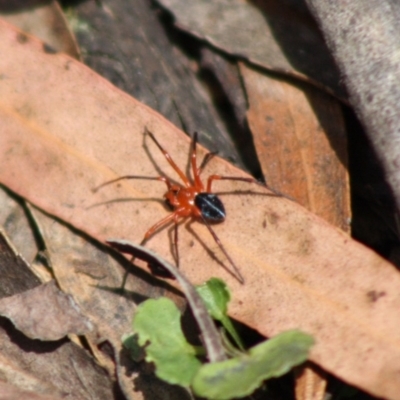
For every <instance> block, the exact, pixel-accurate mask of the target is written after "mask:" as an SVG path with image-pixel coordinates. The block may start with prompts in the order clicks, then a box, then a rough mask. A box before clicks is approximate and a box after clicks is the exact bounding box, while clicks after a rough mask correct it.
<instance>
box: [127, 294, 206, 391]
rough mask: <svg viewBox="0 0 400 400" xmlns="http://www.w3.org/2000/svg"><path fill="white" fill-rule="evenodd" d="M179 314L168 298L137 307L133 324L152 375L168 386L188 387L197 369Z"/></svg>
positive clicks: (193, 348)
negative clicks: (153, 371)
mask: <svg viewBox="0 0 400 400" xmlns="http://www.w3.org/2000/svg"><path fill="white" fill-rule="evenodd" d="M180 319H181V314H180V312H179V310H178V308H177V307H176V305H175V304H174V303H173V302H172V301H171V300H170V299H168V298H166V297H161V298H159V299H157V300H155V299H150V300H146V301H145V302H144V303H142V304H140V306H139V307H138V309H137V312H136V315H135V317H134V320H133V329H134V331H135V332H136V333H137V334H138V335H139V344H140V345H141V346H144V345H147V346H146V349H145V350H146V361H148V362H154V364H155V366H156V375H157V376H158V377H159V378H161V379H163V380H165V381H166V382H168V383H171V384H176V385H181V386H184V387H188V386H190V384H191V382H192V380H193V377H194V375H195V374H196V373H197V371H198V369H199V368H200V366H201V363H200V361H199V360H198V359H197V358H196V357H195V354H196V349H195V347H194V346H192V345H190V344H189V343H188V342H187V341H186V339H185V336H184V335H183V332H182V329H181V322H180Z"/></svg>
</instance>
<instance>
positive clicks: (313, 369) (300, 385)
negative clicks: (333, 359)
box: [295, 362, 328, 400]
mask: <svg viewBox="0 0 400 400" xmlns="http://www.w3.org/2000/svg"><path fill="white" fill-rule="evenodd" d="M295 374H296V382H295V398H296V400H324V399H325V392H326V386H327V383H328V382H327V377H326V373H325V372H324V371H323V370H321V369H320V368H318V367H317V366H316V365H313V364H311V363H310V362H307V363H305V364H304V365H303V366H300V367H298V368H297V369H296V371H295Z"/></svg>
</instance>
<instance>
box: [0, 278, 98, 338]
mask: <svg viewBox="0 0 400 400" xmlns="http://www.w3.org/2000/svg"><path fill="white" fill-rule="evenodd" d="M0 314H1V315H2V316H4V317H7V318H9V319H10V320H11V321H12V322H13V324H14V326H15V327H16V328H17V329H18V330H20V331H21V332H23V333H24V334H25V335H26V336H27V337H29V338H31V339H40V340H58V339H61V338H63V337H64V336H67V335H68V334H76V335H83V334H85V333H88V332H91V331H93V329H94V327H93V324H92V323H91V322H90V320H89V319H88V318H87V317H86V316H84V315H83V314H82V312H81V310H80V309H79V307H78V305H77V304H76V303H75V301H74V299H73V297H72V296H70V295H67V294H65V293H63V292H62V291H61V290H59V289H58V288H57V286H56V284H55V282H54V281H51V282H49V283H46V284H43V285H41V286H38V287H36V288H34V289H31V290H28V291H26V292H24V293H20V294H16V295H14V296H11V297H6V298H3V299H1V300H0Z"/></svg>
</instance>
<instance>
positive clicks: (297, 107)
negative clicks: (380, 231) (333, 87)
mask: <svg viewBox="0 0 400 400" xmlns="http://www.w3.org/2000/svg"><path fill="white" fill-rule="evenodd" d="M240 71H241V73H242V77H243V82H244V85H245V88H246V93H247V96H248V99H249V110H248V113H247V118H248V121H249V126H250V129H251V131H252V133H253V135H254V143H255V147H256V150H257V154H258V156H259V160H260V163H261V167H262V170H263V174H264V176H265V177H266V180H267V182H268V183H269V184H270V185H271V186H272V187H274V188H276V189H278V190H279V191H280V192H282V193H285V194H287V195H289V196H291V197H292V198H294V199H296V200H297V201H298V202H299V203H300V204H301V205H303V206H304V207H306V208H307V209H308V210H310V211H312V212H314V213H315V214H317V215H319V216H320V217H322V218H324V219H325V220H326V221H328V222H330V223H331V224H333V225H335V226H337V227H339V228H341V229H343V230H344V231H346V232H348V231H349V230H350V226H349V223H350V218H351V215H350V198H349V196H350V195H349V192H350V190H349V182H348V174H347V142H346V132H345V128H344V120H343V116H342V111H341V107H340V105H339V104H338V102H337V100H336V99H334V98H332V97H331V96H328V95H326V94H324V93H322V92H321V91H319V90H316V89H315V88H313V87H312V86H310V85H306V84H303V85H302V84H293V83H290V82H285V81H283V80H281V79H277V78H276V77H275V78H274V77H270V76H268V75H266V74H261V73H259V72H258V71H256V70H254V69H251V68H249V67H246V66H245V65H244V64H241V65H240Z"/></svg>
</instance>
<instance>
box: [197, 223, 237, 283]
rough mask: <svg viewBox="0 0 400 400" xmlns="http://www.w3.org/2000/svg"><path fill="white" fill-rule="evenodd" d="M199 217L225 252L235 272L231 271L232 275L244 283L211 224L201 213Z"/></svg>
mask: <svg viewBox="0 0 400 400" xmlns="http://www.w3.org/2000/svg"><path fill="white" fill-rule="evenodd" d="M201 219H202V220H203V222H204V224H205V226H206V227H207V228H208V230H209V231H210V233H211V235H212V237H213V239H214V240H215V243H217V245H218V247H219V248H220V249H221V250H222V252H223V253H224V254H225V257H226V258H227V259H228V261H229V263H230V264H231V266H232V268H233V269H234V271H235V274H233V273H232V275H234V276H235V278H236V279H237V280H238V281H239V282H240V283H241V284H242V285H244V278H243V276H242V274H241V273H240V271H239V268H238V267H237V266H236V264H235V263H234V262H233V260H232V258H231V257H230V256H229V254H228V252H227V251H226V250H225V247H224V246H223V245H222V242H221V240H219V237H218V236H217V234H216V233H215V232H214V230H213V229H212V228H211V225H210V224H209V223H208V222H207V220H206V219H205V218H204V217H203V216H202V215H201Z"/></svg>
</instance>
